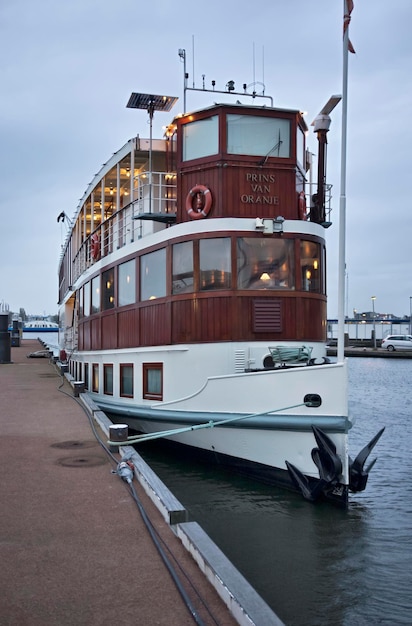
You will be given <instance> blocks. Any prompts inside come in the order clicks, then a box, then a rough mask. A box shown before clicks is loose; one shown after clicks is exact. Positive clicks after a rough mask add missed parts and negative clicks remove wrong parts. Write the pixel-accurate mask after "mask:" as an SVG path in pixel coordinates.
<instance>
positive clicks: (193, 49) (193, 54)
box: [192, 35, 195, 89]
mask: <svg viewBox="0 0 412 626" xmlns="http://www.w3.org/2000/svg"><path fill="white" fill-rule="evenodd" d="M192 64H193V65H192V67H193V70H192V77H193V89H194V88H195V36H194V35H192Z"/></svg>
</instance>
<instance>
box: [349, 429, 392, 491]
mask: <svg viewBox="0 0 412 626" xmlns="http://www.w3.org/2000/svg"><path fill="white" fill-rule="evenodd" d="M384 430H385V428H381V430H380V431H379V432H378V433H376V435H375V436H374V437H373V438H372V439H371V440H370V442H369V443H368V444H367V445H366V446H365V447H364V448H362V450H361V451H360V452H359V454H358V456H357V457H356V459H355V460H354V461H352V459H351V458H350V457H349V489H350V490H351V491H354V492H356V491H363V490H364V489H365V487H366V483H367V482H368V478H369V472H370V471H371V469H372V467H373V466H374V465H375V463H376V459H374V460H373V461H371V463H370V464H369V465H368V467H366V468H365V469H363V468H364V465H365V462H366V460H367V458H368V456H369V455H370V453H371V452H372V450H373V448H374V447H375V445H376V444H377V443H378V441H379V439H380V437H381V435H382V433H383V431H384Z"/></svg>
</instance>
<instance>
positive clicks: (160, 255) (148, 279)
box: [140, 248, 166, 300]
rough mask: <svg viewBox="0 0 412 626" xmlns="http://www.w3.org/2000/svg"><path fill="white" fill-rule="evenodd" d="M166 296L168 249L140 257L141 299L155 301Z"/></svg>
mask: <svg viewBox="0 0 412 626" xmlns="http://www.w3.org/2000/svg"><path fill="white" fill-rule="evenodd" d="M165 295H166V249H165V248H162V249H161V250H156V252H151V253H150V254H144V255H143V256H141V257H140V299H141V300H154V299H155V298H162V297H164V296H165Z"/></svg>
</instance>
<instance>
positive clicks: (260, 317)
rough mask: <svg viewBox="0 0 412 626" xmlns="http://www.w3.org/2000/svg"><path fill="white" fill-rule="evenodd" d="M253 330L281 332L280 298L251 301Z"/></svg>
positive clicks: (255, 331)
mask: <svg viewBox="0 0 412 626" xmlns="http://www.w3.org/2000/svg"><path fill="white" fill-rule="evenodd" d="M252 323H253V332H254V333H281V332H282V302H281V300H272V299H271V300H269V299H266V298H265V299H263V298H262V299H260V300H258V299H256V300H254V301H253V322H252Z"/></svg>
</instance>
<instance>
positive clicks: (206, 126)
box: [183, 115, 219, 161]
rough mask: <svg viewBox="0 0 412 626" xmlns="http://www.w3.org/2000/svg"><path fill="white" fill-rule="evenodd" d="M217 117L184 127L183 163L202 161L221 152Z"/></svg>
mask: <svg viewBox="0 0 412 626" xmlns="http://www.w3.org/2000/svg"><path fill="white" fill-rule="evenodd" d="M218 121H219V118H218V116H217V115H213V116H212V117H207V118H206V119H204V120H197V121H196V122H190V123H189V124H184V126H183V161H190V160H192V159H200V158H201V157H205V156H209V155H211V154H217V153H218V152H219V124H218Z"/></svg>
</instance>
